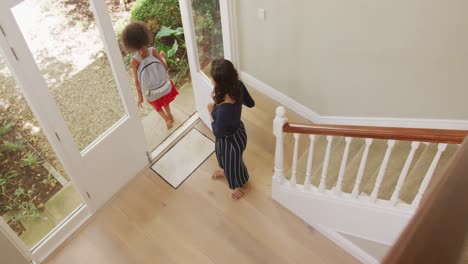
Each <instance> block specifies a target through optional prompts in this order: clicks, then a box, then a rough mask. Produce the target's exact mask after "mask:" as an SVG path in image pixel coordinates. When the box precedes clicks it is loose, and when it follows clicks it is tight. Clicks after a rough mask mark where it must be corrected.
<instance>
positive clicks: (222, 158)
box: [208, 59, 255, 200]
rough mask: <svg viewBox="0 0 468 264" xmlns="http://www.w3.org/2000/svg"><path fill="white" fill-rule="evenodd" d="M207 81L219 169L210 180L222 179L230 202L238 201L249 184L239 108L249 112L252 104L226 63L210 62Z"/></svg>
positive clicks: (245, 137) (236, 76)
mask: <svg viewBox="0 0 468 264" xmlns="http://www.w3.org/2000/svg"><path fill="white" fill-rule="evenodd" d="M211 77H212V79H213V83H214V91H213V101H214V103H211V104H209V105H208V110H209V112H210V113H211V118H212V123H211V125H212V128H213V133H214V135H215V136H216V144H215V151H216V157H217V159H218V164H219V167H221V169H222V170H218V171H215V172H214V174H213V176H212V177H213V178H214V179H217V178H222V177H226V180H227V182H228V184H229V188H230V189H231V190H233V191H232V198H233V199H235V200H238V199H240V198H241V197H242V196H244V194H245V193H246V192H247V190H248V184H247V182H248V180H249V172H248V171H247V168H246V167H245V164H244V161H243V160H242V154H243V153H244V150H245V148H246V146H247V133H246V131H245V127H244V124H243V123H242V121H241V114H242V105H245V106H247V107H250V108H251V107H254V106H255V102H254V100H253V99H252V97H251V96H250V94H249V92H248V91H247V88H246V87H245V86H244V84H243V83H242V82H241V81H240V80H239V77H238V74H237V71H236V69H235V68H234V66H233V65H232V63H231V62H230V61H228V60H225V59H217V60H214V61H213V62H212V65H211Z"/></svg>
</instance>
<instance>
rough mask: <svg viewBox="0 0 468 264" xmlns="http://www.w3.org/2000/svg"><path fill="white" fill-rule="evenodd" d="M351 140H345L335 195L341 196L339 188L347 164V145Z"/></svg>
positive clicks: (348, 138) (347, 138)
mask: <svg viewBox="0 0 468 264" xmlns="http://www.w3.org/2000/svg"><path fill="white" fill-rule="evenodd" d="M351 140H352V138H350V137H346V138H345V142H346V145H345V148H344V151H343V159H342V160H341V166H340V172H339V174H338V182H337V184H336V187H335V194H337V195H340V194H341V187H342V183H343V177H344V173H345V170H346V163H347V162H348V153H349V145H350V144H351Z"/></svg>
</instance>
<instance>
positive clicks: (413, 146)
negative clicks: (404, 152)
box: [390, 142, 420, 206]
mask: <svg viewBox="0 0 468 264" xmlns="http://www.w3.org/2000/svg"><path fill="white" fill-rule="evenodd" d="M419 145H420V142H412V143H411V151H410V153H409V154H408V158H407V159H406V162H405V165H404V166H403V169H402V170H401V173H400V177H399V178H398V182H397V184H396V186H395V190H394V191H393V194H392V198H390V203H391V204H392V205H393V206H395V205H396V203H397V202H398V198H399V196H400V190H401V187H402V186H403V183H404V182H405V179H406V176H408V172H409V168H410V166H411V163H412V162H413V158H414V154H415V153H416V150H417V149H418V147H419Z"/></svg>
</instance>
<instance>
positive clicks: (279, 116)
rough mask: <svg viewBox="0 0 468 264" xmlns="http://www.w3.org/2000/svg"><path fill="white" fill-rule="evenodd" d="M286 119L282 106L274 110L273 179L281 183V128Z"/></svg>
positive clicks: (282, 147) (282, 178)
mask: <svg viewBox="0 0 468 264" xmlns="http://www.w3.org/2000/svg"><path fill="white" fill-rule="evenodd" d="M287 121H288V119H287V118H286V109H285V108H284V107H282V106H278V107H277V108H276V117H275V119H274V120H273V134H274V135H275V137H276V148H275V174H274V178H275V179H276V180H277V181H278V182H280V183H282V182H283V180H284V175H283V158H284V145H283V139H284V133H283V126H284V124H286V122H287Z"/></svg>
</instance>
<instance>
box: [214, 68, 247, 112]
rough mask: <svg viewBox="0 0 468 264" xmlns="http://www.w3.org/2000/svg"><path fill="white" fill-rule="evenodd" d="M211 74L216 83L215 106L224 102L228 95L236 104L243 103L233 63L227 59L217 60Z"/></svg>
mask: <svg viewBox="0 0 468 264" xmlns="http://www.w3.org/2000/svg"><path fill="white" fill-rule="evenodd" d="M210 73H211V77H212V78H213V80H214V82H215V85H214V90H213V93H212V97H213V100H214V102H215V104H220V103H222V102H224V97H225V96H226V94H228V95H229V97H231V99H232V100H234V101H236V102H240V101H242V90H241V87H240V80H239V76H238V74H237V70H236V69H235V68H234V65H233V64H232V62H230V61H229V60H225V59H216V60H214V61H213V62H212V63H211V72H210Z"/></svg>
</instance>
